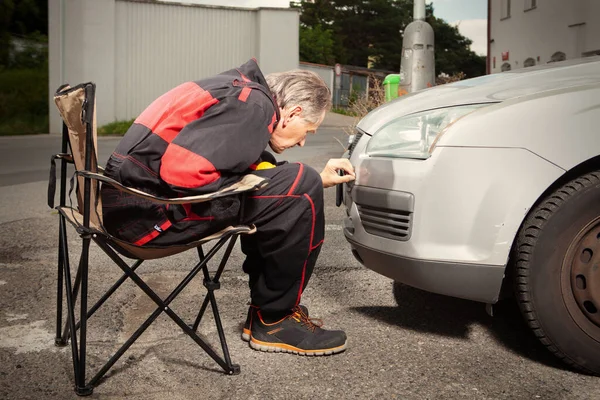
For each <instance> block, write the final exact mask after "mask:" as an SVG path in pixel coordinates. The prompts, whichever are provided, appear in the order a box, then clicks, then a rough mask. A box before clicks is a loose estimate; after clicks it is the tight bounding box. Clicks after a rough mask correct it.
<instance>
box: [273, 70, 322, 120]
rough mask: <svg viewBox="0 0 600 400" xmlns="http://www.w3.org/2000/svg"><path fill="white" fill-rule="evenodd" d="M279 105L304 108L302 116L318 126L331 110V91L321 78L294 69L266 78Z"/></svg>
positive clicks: (308, 72) (312, 73)
mask: <svg viewBox="0 0 600 400" xmlns="http://www.w3.org/2000/svg"><path fill="white" fill-rule="evenodd" d="M265 78H266V79H267V84H268V85H269V89H270V90H271V93H272V94H273V96H275V101H277V105H278V106H279V107H281V108H283V109H285V108H286V107H293V106H300V107H302V110H303V111H302V116H303V117H304V119H305V120H307V121H308V122H310V123H313V124H316V123H317V122H319V119H320V118H321V116H322V115H323V112H325V111H329V109H330V108H331V91H330V90H329V87H328V86H327V84H326V83H325V82H324V81H323V79H321V77H320V76H319V75H317V74H315V73H314V72H311V71H305V70H301V69H294V70H291V71H286V72H277V73H273V74H269V75H267V76H266V77H265Z"/></svg>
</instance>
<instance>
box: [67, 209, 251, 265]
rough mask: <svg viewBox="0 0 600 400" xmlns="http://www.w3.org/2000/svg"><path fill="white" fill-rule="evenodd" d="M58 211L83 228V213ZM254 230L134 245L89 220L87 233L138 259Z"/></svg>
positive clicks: (240, 227)
mask: <svg viewBox="0 0 600 400" xmlns="http://www.w3.org/2000/svg"><path fill="white" fill-rule="evenodd" d="M56 209H57V210H58V212H59V213H60V214H61V215H63V216H64V217H65V218H66V219H67V220H68V221H69V223H71V225H73V226H74V227H75V229H81V228H83V215H82V214H81V213H80V212H79V211H78V210H77V209H75V208H73V207H56ZM255 232H256V227H255V226H254V225H235V226H234V225H232V226H228V227H227V228H225V229H223V230H220V231H219V232H216V233H214V234H212V235H209V236H206V237H203V238H202V239H200V240H195V241H193V242H189V243H185V244H178V245H171V246H151V245H150V246H148V245H145V246H136V245H134V244H131V243H129V242H125V241H123V240H121V239H117V238H116V237H114V236H112V235H110V234H109V233H107V232H106V231H105V230H104V229H102V227H100V226H98V225H97V224H95V223H93V222H91V221H90V227H89V233H91V234H92V235H101V236H103V237H105V238H106V239H107V240H108V242H109V243H110V245H111V247H113V248H114V249H115V250H117V251H118V252H119V253H121V254H122V255H123V256H125V257H128V258H132V259H139V260H152V259H157V258H163V257H168V256H171V255H174V254H177V253H181V252H184V251H186V250H189V249H193V248H196V247H198V246H200V245H202V244H204V243H206V242H210V241H211V240H218V239H221V238H223V237H225V236H228V235H232V234H244V235H251V234H253V233H255Z"/></svg>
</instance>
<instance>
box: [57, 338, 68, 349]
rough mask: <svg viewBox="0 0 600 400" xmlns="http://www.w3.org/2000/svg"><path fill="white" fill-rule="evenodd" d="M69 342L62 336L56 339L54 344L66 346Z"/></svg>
mask: <svg viewBox="0 0 600 400" xmlns="http://www.w3.org/2000/svg"><path fill="white" fill-rule="evenodd" d="M67 344H68V342H67V341H66V340H62V339H61V338H57V339H54V345H55V346H56V347H65V346H66V345H67Z"/></svg>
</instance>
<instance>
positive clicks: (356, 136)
mask: <svg viewBox="0 0 600 400" xmlns="http://www.w3.org/2000/svg"><path fill="white" fill-rule="evenodd" d="M362 135H363V133H362V131H360V130H358V129H357V130H356V133H355V134H354V140H353V141H352V143H350V147H348V157H350V156H351V155H352V152H353V151H354V148H355V147H356V144H357V143H358V141H359V140H360V138H361V137H362Z"/></svg>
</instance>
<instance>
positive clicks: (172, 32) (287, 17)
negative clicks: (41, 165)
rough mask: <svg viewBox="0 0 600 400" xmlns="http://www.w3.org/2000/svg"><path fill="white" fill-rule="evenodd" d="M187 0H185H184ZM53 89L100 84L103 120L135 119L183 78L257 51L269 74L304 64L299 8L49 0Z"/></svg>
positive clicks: (53, 126)
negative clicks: (81, 84)
mask: <svg viewBox="0 0 600 400" xmlns="http://www.w3.org/2000/svg"><path fill="white" fill-rule="evenodd" d="M182 1H183V0H182ZM48 10H49V14H48V20H49V32H48V36H49V38H48V39H49V69H50V71H49V75H50V76H49V81H50V82H49V96H50V100H51V101H50V131H51V132H60V129H61V119H60V116H59V115H58V112H57V110H56V107H55V105H54V102H53V101H52V96H53V94H54V92H55V91H56V89H57V88H58V87H59V86H60V85H61V84H63V83H69V84H71V85H75V84H78V83H82V82H90V81H91V82H95V83H96V87H97V88H96V98H97V101H96V105H97V118H98V125H104V124H106V123H109V122H113V121H116V120H128V119H132V118H135V117H137V116H138V115H139V113H140V112H141V111H143V110H144V109H145V108H146V106H148V105H149V104H150V103H151V102H152V101H153V100H154V99H155V98H157V97H158V96H160V95H161V94H163V93H164V92H166V91H168V90H169V89H171V88H173V87H175V86H177V85H179V84H180V83H183V82H186V81H191V80H197V79H201V78H204V77H208V76H211V75H213V74H216V73H219V72H222V71H225V70H228V69H231V68H234V67H236V66H238V65H240V64H243V63H244V62H246V61H248V60H249V59H250V58H252V57H255V58H256V59H257V61H258V63H259V65H260V67H261V69H262V71H263V72H264V73H265V74H268V73H270V72H276V71H285V70H289V69H294V68H298V61H299V60H298V54H299V52H298V24H299V14H298V11H297V10H296V9H290V8H234V7H217V6H207V5H197V4H195V5H192V4H180V3H168V2H162V1H156V0H49V1H48Z"/></svg>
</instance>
